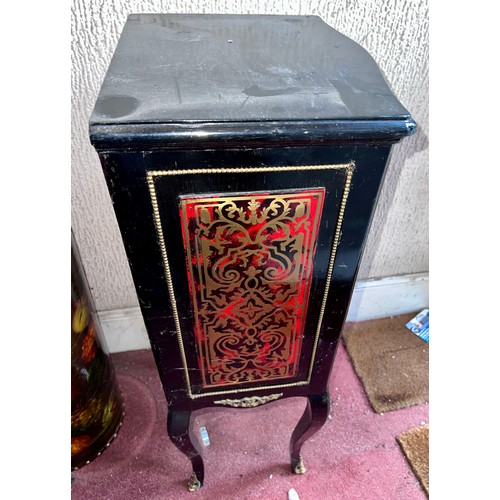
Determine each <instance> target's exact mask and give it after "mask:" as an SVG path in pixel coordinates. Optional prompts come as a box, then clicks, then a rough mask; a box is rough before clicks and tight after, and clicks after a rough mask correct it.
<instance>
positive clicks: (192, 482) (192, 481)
mask: <svg viewBox="0 0 500 500" xmlns="http://www.w3.org/2000/svg"><path fill="white" fill-rule="evenodd" d="M200 488H201V483H200V482H199V481H198V478H197V477H196V473H195V472H193V473H192V474H191V477H190V478H189V481H188V490H189V491H196V490H199V489H200Z"/></svg>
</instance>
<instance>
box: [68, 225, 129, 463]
mask: <svg viewBox="0 0 500 500" xmlns="http://www.w3.org/2000/svg"><path fill="white" fill-rule="evenodd" d="M123 414H124V404H123V398H122V396H121V393H120V390H119V387H118V384H117V381H116V375H115V370H114V367H113V363H112V360H111V358H110V355H109V351H108V348H107V345H106V341H105V338H104V335H103V333H102V330H101V325H100V323H99V318H98V316H97V313H96V309H95V306H94V302H93V299H92V296H91V293H90V288H89V285H88V281H87V278H86V276H85V271H84V269H83V266H82V261H81V258H80V254H79V252H78V248H77V245H76V241H75V238H74V236H73V232H71V470H76V469H79V468H80V467H82V466H84V465H86V464H88V463H90V462H91V461H92V460H94V459H95V458H96V457H98V456H99V455H100V454H101V453H102V452H103V451H104V450H105V449H106V448H107V447H108V446H109V445H110V443H111V442H112V441H113V439H114V438H115V437H116V435H117V433H118V430H119V428H120V427H121V425H122V420H123Z"/></svg>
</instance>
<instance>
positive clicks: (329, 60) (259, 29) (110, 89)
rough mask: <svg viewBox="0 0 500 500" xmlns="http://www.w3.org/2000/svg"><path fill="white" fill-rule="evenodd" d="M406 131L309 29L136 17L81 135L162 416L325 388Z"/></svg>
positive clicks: (347, 53) (194, 484) (318, 29)
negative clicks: (126, 268)
mask: <svg viewBox="0 0 500 500" xmlns="http://www.w3.org/2000/svg"><path fill="white" fill-rule="evenodd" d="M414 128H415V123H414V122H413V120H412V119H411V117H410V115H409V113H408V112H407V111H406V110H405V109H404V107H402V105H401V104H400V103H399V102H398V100H397V99H396V98H395V97H394V96H393V94H392V93H391V91H390V89H389V88H388V86H387V84H386V83H385V81H384V79H383V77H382V75H381V74H380V72H379V70H378V68H377V66H376V64H375V63H374V61H373V60H372V58H371V57H370V56H369V55H368V54H367V53H366V52H365V51H364V50H363V49H362V48H361V47H360V46H358V45H357V44H355V43H354V42H352V41H351V40H350V39H348V38H346V37H344V36H343V35H341V34H340V33H338V32H336V31H335V30H333V29H332V28H330V27H329V26H328V25H327V24H326V23H324V22H323V21H322V20H321V19H319V18H318V17H314V16H292V17H290V16H250V15H248V16H236V15H235V16H231V15H218V16H215V15H160V14H158V15H153V14H144V15H142V14H141V15H139V14H138V15H131V16H129V18H128V20H127V23H126V25H125V27H124V30H123V33H122V36H121V38H120V41H119V44H118V46H117V48H116V51H115V54H114V56H113V59H112V61H111V64H110V67H109V70H108V73H107V75H106V77H105V80H104V83H103V85H102V88H101V91H100V94H99V97H98V99H97V103H96V106H95V109H94V112H93V114H92V116H91V119H90V139H91V142H92V144H93V145H94V146H95V148H96V150H97V151H98V153H99V157H100V160H101V163H102V168H103V171H104V174H105V177H106V181H107V184H108V188H109V192H110V195H111V199H112V201H113V206H114V209H115V212H116V216H117V219H118V223H119V226H120V230H121V234H122V237H123V243H124V245H125V249H126V252H127V256H128V259H129V263H130V268H131V271H132V276H133V279H134V282H135V286H136V290H137V295H138V298H139V303H140V306H141V310H142V313H143V316H144V321H145V324H146V327H147V330H148V334H149V337H150V341H151V347H152V350H153V353H154V356H155V359H156V363H157V366H158V372H159V376H160V378H161V381H162V384H163V387H164V390H165V395H166V398H167V402H168V408H169V416H168V433H169V435H170V437H171V439H172V441H173V442H174V444H175V445H176V446H177V447H178V448H179V449H180V450H181V451H183V452H184V453H185V454H186V455H187V456H188V457H189V458H190V460H191V462H192V465H193V476H192V477H191V479H190V482H189V488H190V489H191V490H194V489H197V488H199V487H200V486H201V485H202V483H203V475H204V474H203V462H202V458H201V455H200V452H199V448H198V444H197V442H196V439H195V438H194V437H193V436H192V434H191V433H190V429H189V419H190V414H191V412H192V411H194V410H198V409H201V408H204V407H208V406H219V407H220V406H227V407H236V408H251V407H255V406H258V405H261V404H265V403H269V402H272V401H276V400H279V399H283V398H286V397H290V396H304V397H306V398H308V405H307V407H306V411H305V413H304V415H303V416H302V418H301V420H300V421H299V422H298V424H297V427H296V429H295V430H294V431H293V434H292V437H291V443H290V452H291V466H292V471H293V472H295V473H303V472H304V471H305V467H304V464H303V461H302V458H301V456H300V449H301V446H302V444H303V443H304V442H305V441H306V440H307V439H308V438H309V437H310V436H311V435H312V434H314V433H315V432H316V431H317V430H318V429H319V428H320V427H321V426H322V425H323V424H324V422H325V420H326V418H327V415H328V404H329V403H328V391H327V384H328V377H329V374H330V371H331V369H332V364H333V360H334V356H335V351H336V348H337V344H338V341H339V336H340V332H341V329H342V325H343V323H344V320H345V317H346V313H347V309H348V305H349V300H350V296H351V293H352V290H353V286H354V281H355V277H356V273H357V270H358V265H359V260H360V255H361V251H362V248H363V244H364V241H365V238H366V234H367V229H368V227H369V223H370V219H371V217H372V214H373V210H374V206H375V202H376V199H377V194H378V192H379V189H380V186H381V183H382V179H383V175H384V170H385V167H386V163H387V159H388V156H389V153H390V149H391V146H392V145H393V144H394V143H395V142H397V141H399V140H400V139H401V138H403V137H404V136H406V135H409V134H410V133H412V132H413V130H414Z"/></svg>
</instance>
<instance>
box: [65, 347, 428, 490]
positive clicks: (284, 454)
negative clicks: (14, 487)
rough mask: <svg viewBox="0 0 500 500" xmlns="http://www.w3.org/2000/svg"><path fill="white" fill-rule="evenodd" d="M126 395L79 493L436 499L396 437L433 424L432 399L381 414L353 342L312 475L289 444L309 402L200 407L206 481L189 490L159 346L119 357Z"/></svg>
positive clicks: (341, 363)
mask: <svg viewBox="0 0 500 500" xmlns="http://www.w3.org/2000/svg"><path fill="white" fill-rule="evenodd" d="M113 360H114V364H115V368H116V370H117V373H118V381H119V383H120V386H121V389H122V391H123V393H124V398H125V405H126V407H125V419H124V423H123V427H122V428H121V430H120V432H119V434H118V436H117V438H116V439H115V441H114V442H113V443H112V444H111V446H110V447H109V448H108V449H107V450H106V451H105V452H104V453H103V454H102V455H101V456H100V457H99V458H97V459H96V460H94V461H93V462H92V463H90V464H89V465H87V466H85V467H84V468H82V469H80V470H78V471H75V472H73V473H72V477H73V478H74V482H73V484H72V487H71V490H72V499H73V500H80V499H82V500H83V499H85V500H88V499H100V500H101V499H110V500H111V499H120V500H126V499H133V500H140V499H148V500H150V499H151V500H153V499H154V500H160V499H176V500H177V499H182V498H186V499H191V500H193V499H210V500H214V499H221V500H224V499H238V500H243V499H247V498H248V499H250V498H252V499H265V500H274V499H276V500H278V499H283V500H286V499H287V493H288V490H290V489H291V488H294V489H295V490H296V492H297V493H298V495H299V498H300V500H318V499H348V500H353V499H367V500H368V499H369V500H374V499H383V500H391V499H394V500H413V499H426V498H427V496H426V494H425V492H424V490H423V489H422V488H421V486H420V484H419V482H418V480H417V478H416V477H415V476H414V474H413V472H412V470H411V468H410V466H409V464H408V463H407V461H406V459H405V457H404V456H403V454H402V452H401V450H400V448H399V446H398V444H397V442H396V436H397V435H399V434H400V433H401V432H404V431H407V430H408V429H410V428H412V427H415V426H418V425H421V424H422V423H423V422H425V423H428V418H429V407H428V405H427V404H422V405H417V406H413V407H410V408H404V409H401V410H396V411H392V412H389V413H385V414H380V415H378V414H376V413H375V412H374V411H373V410H372V409H371V407H370V404H369V402H368V400H367V398H366V396H365V393H364V391H363V387H362V385H361V383H360V381H359V379H358V378H357V376H356V374H355V372H354V370H353V368H352V365H351V363H350V360H349V358H348V356H347V354H346V351H345V349H344V347H343V346H340V348H339V351H338V355H337V359H336V362H335V365H334V369H333V374H332V377H331V379H330V395H331V400H332V405H331V407H332V419H331V420H328V421H327V423H326V424H325V425H324V427H323V428H322V429H321V430H320V431H319V432H318V433H317V434H316V435H314V436H313V437H312V438H311V439H310V440H309V441H307V442H306V444H305V445H304V447H303V448H302V456H303V458H304V463H305V466H306V468H307V472H306V474H305V475H303V476H296V475H294V474H292V473H291V472H290V465H289V456H288V444H289V440H290V436H291V433H292V430H293V428H294V426H295V424H296V423H297V422H298V420H299V418H300V416H301V414H302V412H303V410H304V407H305V400H304V399H302V398H290V399H286V400H282V401H276V402H273V403H269V404H267V405H264V406H261V407H258V408H253V409H245V410H243V409H239V410H238V409H228V408H224V409H222V408H220V409H219V408H210V409H206V410H200V411H198V412H196V413H194V417H193V418H192V425H193V426H194V428H195V429H198V428H199V427H201V426H205V427H206V428H207V430H208V433H209V436H210V441H211V443H210V445H209V446H208V447H205V448H204V450H203V456H204V461H205V484H204V486H203V488H202V489H201V490H199V491H197V492H194V493H190V492H188V491H187V488H186V484H187V480H188V478H189V476H190V474H191V469H190V463H189V461H188V459H187V458H186V457H185V456H184V455H183V454H182V453H181V452H179V451H178V450H177V448H175V447H174V446H173V444H171V442H170V440H169V438H168V436H167V432H166V420H167V418H166V415H167V405H166V401H165V399H164V395H163V391H162V389H161V385H160V381H159V378H158V376H157V372H156V366H155V364H154V360H153V356H152V354H151V352H150V351H149V350H145V351H131V352H125V353H118V354H114V355H113Z"/></svg>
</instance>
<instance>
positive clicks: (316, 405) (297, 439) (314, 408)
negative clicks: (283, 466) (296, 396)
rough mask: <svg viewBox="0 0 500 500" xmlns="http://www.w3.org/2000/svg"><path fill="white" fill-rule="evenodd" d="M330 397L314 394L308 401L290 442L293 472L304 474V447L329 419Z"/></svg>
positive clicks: (326, 394)
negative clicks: (301, 453) (302, 453)
mask: <svg viewBox="0 0 500 500" xmlns="http://www.w3.org/2000/svg"><path fill="white" fill-rule="evenodd" d="M328 410H329V396H328V392H322V393H320V394H312V395H310V396H309V397H308V399H307V406H306V409H305V411H304V414H303V415H302V417H301V418H300V420H299V423H298V424H297V427H295V429H294V431H293V434H292V439H291V440H290V455H291V465H292V472H293V473H295V474H304V473H305V472H306V468H305V467H304V462H303V461H302V456H301V455H300V450H301V448H302V445H303V444H304V443H305V442H306V441H307V440H308V439H309V438H310V437H311V436H312V435H313V434H315V433H316V432H318V431H319V430H320V429H321V427H323V424H324V423H325V422H326V419H327V418H328Z"/></svg>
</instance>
